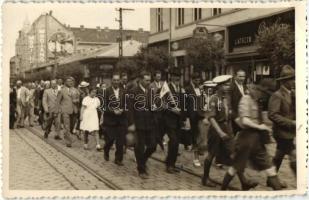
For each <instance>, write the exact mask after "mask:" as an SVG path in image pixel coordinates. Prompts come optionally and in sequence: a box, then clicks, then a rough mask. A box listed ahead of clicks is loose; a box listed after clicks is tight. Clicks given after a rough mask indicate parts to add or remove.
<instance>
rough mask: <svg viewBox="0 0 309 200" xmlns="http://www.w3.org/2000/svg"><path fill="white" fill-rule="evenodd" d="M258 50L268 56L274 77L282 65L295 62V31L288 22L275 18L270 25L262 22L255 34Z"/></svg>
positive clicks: (292, 64)
mask: <svg viewBox="0 0 309 200" xmlns="http://www.w3.org/2000/svg"><path fill="white" fill-rule="evenodd" d="M255 42H256V44H257V46H258V47H259V48H258V52H259V53H260V54H261V55H263V56H265V57H266V58H268V60H269V61H270V67H272V68H273V69H274V74H275V77H277V76H278V75H279V73H280V70H281V67H282V66H283V65H286V64H289V65H291V66H294V64H295V31H294V30H293V28H292V26H291V25H289V24H284V23H280V21H279V20H277V21H276V22H275V23H273V24H271V25H267V24H266V23H262V24H261V25H260V28H259V30H258V33H257V35H256V41H255Z"/></svg>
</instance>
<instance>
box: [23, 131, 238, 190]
mask: <svg viewBox="0 0 309 200" xmlns="http://www.w3.org/2000/svg"><path fill="white" fill-rule="evenodd" d="M26 129H27V130H29V131H30V132H31V133H33V134H34V135H35V136H37V137H38V138H40V139H41V140H44V141H45V142H46V143H47V144H49V145H50V146H52V147H53V148H55V149H56V150H57V151H59V152H60V153H62V154H63V155H64V156H66V157H67V158H69V159H70V160H72V161H73V162H75V163H76V164H78V165H79V166H80V167H82V168H83V169H85V170H86V171H87V172H89V173H90V174H91V175H93V176H94V177H96V178H97V179H98V180H100V181H101V182H103V183H104V184H106V185H107V186H108V187H109V188H111V189H112V190H123V188H121V187H119V186H117V185H116V184H114V183H112V181H110V180H108V179H106V178H105V177H104V176H102V175H101V174H100V173H98V172H97V171H96V170H94V169H92V168H91V167H89V166H88V165H86V164H85V163H84V162H82V161H80V160H79V159H78V158H76V157H75V156H73V155H71V154H70V153H68V152H67V151H65V150H64V149H62V148H61V147H59V146H58V145H56V144H55V143H54V142H50V141H49V140H45V139H44V137H43V135H42V134H41V133H40V131H39V130H37V129H35V128H31V127H27V128H26ZM128 150H130V151H132V152H133V150H131V149H128ZM150 159H151V160H154V161H156V162H159V163H161V164H165V161H164V160H162V159H160V158H157V157H154V156H151V157H150ZM176 168H177V169H179V170H180V171H181V172H184V173H187V174H189V175H191V176H194V177H197V178H200V179H201V178H202V177H201V175H200V174H198V173H196V172H193V171H192V170H190V169H187V168H184V167H183V166H176ZM209 180H210V181H211V182H213V183H215V184H216V185H218V186H221V185H222V183H221V182H219V181H216V180H214V179H211V178H210V179H209ZM229 189H230V190H239V189H238V188H236V187H233V186H229Z"/></svg>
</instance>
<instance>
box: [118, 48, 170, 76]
mask: <svg viewBox="0 0 309 200" xmlns="http://www.w3.org/2000/svg"><path fill="white" fill-rule="evenodd" d="M169 65H171V66H172V65H173V62H172V59H171V58H170V57H169V55H168V52H167V50H165V49H164V48H160V47H141V48H140V50H139V52H138V53H137V54H135V55H134V56H133V57H132V58H123V59H122V60H120V61H119V62H118V63H117V65H116V68H117V69H119V70H120V71H126V72H127V73H128V74H129V76H130V77H133V78H135V77H137V76H138V75H139V74H140V72H141V71H142V70H148V71H150V72H154V71H156V70H160V71H161V72H162V73H164V72H166V71H167V69H168V66H169Z"/></svg>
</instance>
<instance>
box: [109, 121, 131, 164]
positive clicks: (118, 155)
mask: <svg viewBox="0 0 309 200" xmlns="http://www.w3.org/2000/svg"><path fill="white" fill-rule="evenodd" d="M105 128H106V129H105V130H106V135H105V137H104V140H105V145H104V153H105V154H107V155H108V154H109V151H110V148H111V147H112V146H113V144H114V143H115V144H116V152H115V161H120V162H121V161H122V160H123V149H124V148H123V147H124V145H125V141H126V136H125V135H126V129H127V128H126V126H124V125H118V126H106V127H105Z"/></svg>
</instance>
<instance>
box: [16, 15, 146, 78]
mask: <svg viewBox="0 0 309 200" xmlns="http://www.w3.org/2000/svg"><path fill="white" fill-rule="evenodd" d="M148 34H149V32H148V31H144V30H143V29H139V30H123V40H129V39H130V40H136V41H140V42H142V43H146V42H147V40H148ZM119 36H120V33H119V30H113V29H109V28H108V27H105V28H103V29H101V28H100V27H99V26H98V27H96V28H85V27H84V25H81V26H80V27H70V26H69V25H65V24H63V23H61V22H60V21H58V20H57V19H56V18H55V17H54V16H53V15H52V12H51V11H50V12H49V13H46V14H42V15H41V16H39V17H38V18H37V19H36V20H35V21H34V22H33V23H32V24H30V23H29V22H28V20H26V21H25V23H24V27H23V28H22V30H20V31H19V37H18V38H17V40H16V59H18V60H19V62H18V63H19V69H20V72H21V73H25V72H29V71H33V70H36V69H38V68H40V67H41V66H45V65H46V64H48V63H53V62H54V61H55V59H57V60H59V59H61V58H64V57H68V56H71V55H75V54H80V53H83V52H88V51H92V50H97V49H100V48H102V47H105V46H109V45H111V44H115V43H118V40H119V38H120V37H119Z"/></svg>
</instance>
